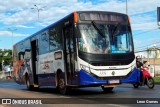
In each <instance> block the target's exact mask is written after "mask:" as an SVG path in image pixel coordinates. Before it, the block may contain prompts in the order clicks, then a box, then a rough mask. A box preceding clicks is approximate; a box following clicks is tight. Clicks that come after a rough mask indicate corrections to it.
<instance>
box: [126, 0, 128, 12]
mask: <svg viewBox="0 0 160 107" xmlns="http://www.w3.org/2000/svg"><path fill="white" fill-rule="evenodd" d="M126 14H128V0H126Z"/></svg>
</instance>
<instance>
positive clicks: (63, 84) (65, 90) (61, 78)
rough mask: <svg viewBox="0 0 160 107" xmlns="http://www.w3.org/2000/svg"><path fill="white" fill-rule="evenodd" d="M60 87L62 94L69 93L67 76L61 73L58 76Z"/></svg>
mask: <svg viewBox="0 0 160 107" xmlns="http://www.w3.org/2000/svg"><path fill="white" fill-rule="evenodd" d="M58 89H59V92H60V93H61V94H68V93H69V87H68V86H66V81H65V77H64V75H63V74H60V75H59V77H58Z"/></svg>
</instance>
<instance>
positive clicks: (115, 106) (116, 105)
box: [107, 104, 129, 107]
mask: <svg viewBox="0 0 160 107" xmlns="http://www.w3.org/2000/svg"><path fill="white" fill-rule="evenodd" d="M107 105H110V106H114V107H129V106H124V105H118V104H107Z"/></svg>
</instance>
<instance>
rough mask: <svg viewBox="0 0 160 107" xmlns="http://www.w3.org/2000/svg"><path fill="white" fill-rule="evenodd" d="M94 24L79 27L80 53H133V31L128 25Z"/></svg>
mask: <svg viewBox="0 0 160 107" xmlns="http://www.w3.org/2000/svg"><path fill="white" fill-rule="evenodd" d="M94 24H96V25H94ZM94 24H80V25H79V29H80V35H79V37H78V48H79V51H82V52H87V53H93V54H106V53H128V52H132V51H133V46H132V36H131V30H130V27H129V26H128V25H126V24H119V23H118V24H97V23H94Z"/></svg>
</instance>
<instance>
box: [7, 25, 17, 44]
mask: <svg viewBox="0 0 160 107" xmlns="http://www.w3.org/2000/svg"><path fill="white" fill-rule="evenodd" d="M8 30H9V31H10V32H12V46H13V32H14V31H16V30H17V29H15V28H8Z"/></svg>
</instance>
